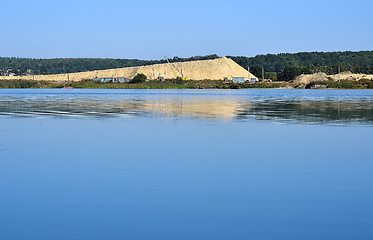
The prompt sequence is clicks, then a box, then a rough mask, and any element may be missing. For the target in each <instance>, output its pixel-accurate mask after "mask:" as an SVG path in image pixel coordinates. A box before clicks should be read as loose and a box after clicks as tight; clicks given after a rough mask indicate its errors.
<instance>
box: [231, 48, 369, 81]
mask: <svg viewBox="0 0 373 240" xmlns="http://www.w3.org/2000/svg"><path fill="white" fill-rule="evenodd" d="M228 57H229V58H231V59H233V60H234V61H235V62H237V63H238V64H239V65H241V66H242V67H244V68H245V69H247V68H248V67H250V71H251V72H252V73H253V74H254V75H256V76H257V77H262V68H263V69H264V72H265V78H272V79H274V80H280V81H289V80H292V79H293V77H294V75H295V76H298V75H300V74H302V73H304V74H311V73H315V72H317V71H322V72H325V73H326V74H336V73H338V71H339V70H338V68H340V71H341V72H344V71H351V72H352V73H366V74H373V51H360V52H308V53H307V52H301V53H294V54H292V53H281V54H267V55H257V56H255V57H251V58H249V57H243V56H239V57H234V56H228Z"/></svg>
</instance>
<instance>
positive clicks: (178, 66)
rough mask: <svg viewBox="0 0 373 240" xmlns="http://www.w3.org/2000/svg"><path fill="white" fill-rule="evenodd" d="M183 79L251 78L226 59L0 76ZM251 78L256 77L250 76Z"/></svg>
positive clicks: (18, 77) (48, 78)
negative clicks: (74, 71)
mask: <svg viewBox="0 0 373 240" xmlns="http://www.w3.org/2000/svg"><path fill="white" fill-rule="evenodd" d="M181 72H182V73H183V75H184V77H186V78H188V79H192V80H204V79H210V80H223V79H225V78H226V79H230V80H231V79H232V77H249V73H248V71H247V70H246V69H244V68H242V67H241V66H240V65H238V64H237V63H236V62H234V61H233V60H232V59H229V58H226V57H223V58H218V59H213V60H200V61H190V62H182V63H171V64H167V63H166V64H155V65H149V66H139V67H127V68H116V69H108V70H96V71H88V72H78V73H69V74H52V75H35V76H13V77H7V76H0V79H9V80H11V79H25V80H26V79H27V80H32V79H33V78H34V79H35V80H44V81H67V80H68V79H69V80H70V81H80V80H83V79H93V78H95V77H98V78H101V77H125V78H128V79H132V78H133V77H134V76H135V75H136V74H138V73H143V74H145V75H146V76H147V78H148V79H154V78H157V77H163V78H164V79H174V78H176V77H181ZM250 77H251V78H253V77H255V76H254V75H252V74H250Z"/></svg>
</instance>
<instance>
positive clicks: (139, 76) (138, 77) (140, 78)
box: [130, 73, 146, 83]
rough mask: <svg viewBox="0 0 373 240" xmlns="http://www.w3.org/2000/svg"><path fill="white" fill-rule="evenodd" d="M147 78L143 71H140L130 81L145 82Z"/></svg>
mask: <svg viewBox="0 0 373 240" xmlns="http://www.w3.org/2000/svg"><path fill="white" fill-rule="evenodd" d="M145 80H146V75H145V74H143V73H138V74H136V76H135V77H134V78H133V79H132V80H131V81H130V83H144V82H145Z"/></svg>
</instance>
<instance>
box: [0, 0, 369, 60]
mask: <svg viewBox="0 0 373 240" xmlns="http://www.w3.org/2000/svg"><path fill="white" fill-rule="evenodd" d="M0 9H1V11H0V21H1V23H2V24H1V25H2V27H1V31H0V56H1V57H28V58H79V57H86V58H130V59H133V58H136V59H162V58H163V57H164V56H165V55H167V56H168V57H174V56H178V57H191V56H197V55H199V56H201V55H208V54H218V55H219V56H227V55H229V56H248V57H253V56H255V55H258V54H268V53H272V54H275V53H295V52H309V51H324V52H326V51H361V50H373V41H372V39H373V17H372V14H371V10H372V9H373V1H371V0H354V1H345V0H339V1H334V0H313V1H309V0H304V1H301V0H298V1H296V0H282V1H279V0H267V1H259V0H255V1H252V0H246V1H244V0H226V1H221V0H215V1H205V0H188V1H184V0H179V1H175V0H157V1H151V0H132V1H124V0H123V1H120V0H105V1H98V0H64V1H52V0H0Z"/></svg>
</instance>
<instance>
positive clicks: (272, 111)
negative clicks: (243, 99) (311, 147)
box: [236, 100, 373, 124]
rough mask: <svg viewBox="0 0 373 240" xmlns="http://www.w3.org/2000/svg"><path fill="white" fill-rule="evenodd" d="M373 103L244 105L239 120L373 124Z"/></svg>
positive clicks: (335, 102) (279, 102)
mask: <svg viewBox="0 0 373 240" xmlns="http://www.w3.org/2000/svg"><path fill="white" fill-rule="evenodd" d="M372 106H373V103H372V102H371V101H368V100H361V101H352V102H344V101H330V100H329V101H296V100H293V101H281V100H278V101H277V100H272V101H258V102H253V103H251V104H250V105H245V104H243V105H242V106H241V108H240V109H239V110H238V111H237V112H236V116H237V118H238V119H247V118H252V117H254V118H256V119H267V120H275V121H276V120H277V121H284V120H285V121H286V120H294V121H301V122H315V123H321V122H356V121H357V122H362V123H363V122H365V123H369V124H371V123H373V108H372Z"/></svg>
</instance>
